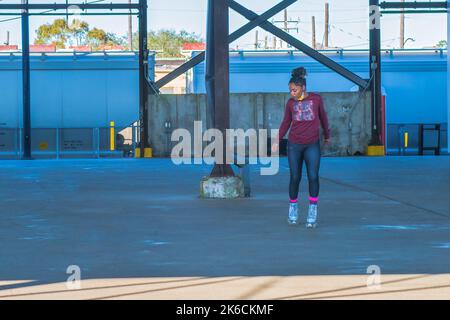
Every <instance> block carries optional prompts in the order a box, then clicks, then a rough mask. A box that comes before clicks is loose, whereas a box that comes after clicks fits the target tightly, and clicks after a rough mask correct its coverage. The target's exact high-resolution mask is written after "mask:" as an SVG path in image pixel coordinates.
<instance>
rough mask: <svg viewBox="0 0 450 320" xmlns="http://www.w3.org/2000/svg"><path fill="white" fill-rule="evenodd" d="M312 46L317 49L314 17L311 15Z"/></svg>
mask: <svg viewBox="0 0 450 320" xmlns="http://www.w3.org/2000/svg"><path fill="white" fill-rule="evenodd" d="M312 47H313V48H314V49H317V47H316V17H315V16H312Z"/></svg>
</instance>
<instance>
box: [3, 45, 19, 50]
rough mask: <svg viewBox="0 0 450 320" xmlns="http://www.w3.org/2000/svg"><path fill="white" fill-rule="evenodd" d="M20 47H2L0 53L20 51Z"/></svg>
mask: <svg viewBox="0 0 450 320" xmlns="http://www.w3.org/2000/svg"><path fill="white" fill-rule="evenodd" d="M18 50H19V46H18V45H3V44H2V45H0V51H18Z"/></svg>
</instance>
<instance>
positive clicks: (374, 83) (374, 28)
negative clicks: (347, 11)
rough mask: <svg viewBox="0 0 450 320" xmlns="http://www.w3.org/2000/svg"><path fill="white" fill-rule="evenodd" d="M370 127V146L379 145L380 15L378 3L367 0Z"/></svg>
mask: <svg viewBox="0 0 450 320" xmlns="http://www.w3.org/2000/svg"><path fill="white" fill-rule="evenodd" d="M369 4H370V8H371V10H372V11H371V12H369V26H370V29H369V37H370V38H369V40H370V53H369V60H370V64H369V67H370V89H371V115H372V117H371V126H372V137H371V141H370V143H369V144H370V145H373V146H377V145H381V135H380V134H381V21H380V20H381V15H380V6H379V4H380V1H379V0H369Z"/></svg>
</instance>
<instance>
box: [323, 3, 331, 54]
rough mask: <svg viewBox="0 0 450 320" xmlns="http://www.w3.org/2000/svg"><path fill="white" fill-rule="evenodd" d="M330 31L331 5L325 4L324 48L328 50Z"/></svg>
mask: <svg viewBox="0 0 450 320" xmlns="http://www.w3.org/2000/svg"><path fill="white" fill-rule="evenodd" d="M329 30H330V5H329V4H328V2H326V3H325V36H324V38H325V39H324V47H325V48H328V31H329Z"/></svg>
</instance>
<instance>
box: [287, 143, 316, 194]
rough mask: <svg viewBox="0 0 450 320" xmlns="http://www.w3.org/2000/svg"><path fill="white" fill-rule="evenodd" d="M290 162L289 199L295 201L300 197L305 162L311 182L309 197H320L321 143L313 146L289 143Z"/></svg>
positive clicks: (312, 144)
mask: <svg viewBox="0 0 450 320" xmlns="http://www.w3.org/2000/svg"><path fill="white" fill-rule="evenodd" d="M287 149H288V152H287V153H288V160H289V169H290V172H291V178H290V182H289V197H290V199H291V200H295V199H297V197H298V189H299V187H300V181H301V179H302V167H303V160H304V161H305V163H306V170H307V173H308V181H309V196H310V197H313V198H317V197H318V196H319V167H320V142H319V140H318V141H317V142H316V143H311V144H297V143H293V142H290V141H288V145H287Z"/></svg>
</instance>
